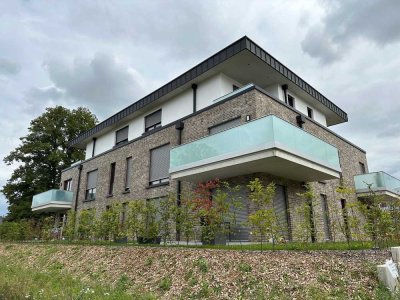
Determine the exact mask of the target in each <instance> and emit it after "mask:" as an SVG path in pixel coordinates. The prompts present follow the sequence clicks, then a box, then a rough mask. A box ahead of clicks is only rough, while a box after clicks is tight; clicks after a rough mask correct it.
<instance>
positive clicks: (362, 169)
mask: <svg viewBox="0 0 400 300" xmlns="http://www.w3.org/2000/svg"><path fill="white" fill-rule="evenodd" d="M359 164H360V172H361V174H365V173H366V170H365V165H364V164H363V163H362V162H360V163H359Z"/></svg>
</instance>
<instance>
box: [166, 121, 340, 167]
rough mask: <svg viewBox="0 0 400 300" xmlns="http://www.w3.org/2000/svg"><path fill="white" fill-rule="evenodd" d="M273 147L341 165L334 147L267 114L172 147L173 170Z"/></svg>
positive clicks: (331, 165) (317, 160) (329, 164)
mask: <svg viewBox="0 0 400 300" xmlns="http://www.w3.org/2000/svg"><path fill="white" fill-rule="evenodd" d="M274 147H276V148H279V149H282V150H285V151H288V152H290V153H293V154H296V155H298V156H301V157H304V158H307V159H309V160H312V161H315V162H317V163H319V164H322V165H324V166H327V167H331V168H333V169H336V170H339V169H340V165H339V156H338V151H337V149H336V148H335V147H333V146H332V145H330V144H328V143H326V142H324V141H322V140H320V139H319V138H317V137H315V136H313V135H311V134H309V133H307V132H305V131H304V130H302V129H300V128H298V127H296V126H294V125H292V124H290V123H288V122H286V121H284V120H282V119H280V118H278V117H276V116H267V117H264V118H260V119H257V120H254V121H252V122H248V123H245V124H242V125H239V126H236V127H234V128H230V129H227V130H225V131H222V132H220V133H217V134H214V135H211V136H207V137H204V138H201V139H199V140H196V141H193V142H191V143H187V144H184V145H181V146H178V147H176V148H174V149H172V150H171V160H170V172H173V171H174V170H176V169H183V168H185V167H190V166H193V165H201V164H202V163H208V162H210V161H218V160H219V159H220V160H223V159H224V158H228V157H229V158H230V157H235V156H239V155H243V154H248V153H252V152H256V151H260V150H266V149H270V148H274Z"/></svg>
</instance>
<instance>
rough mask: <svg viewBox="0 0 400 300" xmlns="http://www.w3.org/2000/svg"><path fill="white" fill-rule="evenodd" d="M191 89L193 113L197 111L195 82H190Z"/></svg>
mask: <svg viewBox="0 0 400 300" xmlns="http://www.w3.org/2000/svg"><path fill="white" fill-rule="evenodd" d="M192 90H193V113H195V112H196V111H197V84H195V83H193V84H192Z"/></svg>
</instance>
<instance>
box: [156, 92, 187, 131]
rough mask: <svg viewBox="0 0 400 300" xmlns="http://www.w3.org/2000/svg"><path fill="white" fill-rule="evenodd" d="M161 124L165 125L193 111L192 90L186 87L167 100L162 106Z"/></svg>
mask: <svg viewBox="0 0 400 300" xmlns="http://www.w3.org/2000/svg"><path fill="white" fill-rule="evenodd" d="M161 108H162V115H161V125H162V126H164V125H167V124H169V123H171V122H174V121H176V120H179V119H181V118H183V117H185V116H187V115H190V114H191V113H192V112H193V91H192V88H189V89H187V90H186V91H184V92H182V93H181V94H179V95H177V96H176V97H175V98H173V99H170V100H168V101H167V102H165V103H164V104H163V105H162V106H161Z"/></svg>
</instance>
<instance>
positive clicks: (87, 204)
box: [62, 89, 367, 241]
mask: <svg viewBox="0 0 400 300" xmlns="http://www.w3.org/2000/svg"><path fill="white" fill-rule="evenodd" d="M271 114H273V115H276V116H278V117H280V118H282V119H284V120H286V121H288V122H290V123H292V124H293V125H295V126H297V123H296V116H298V115H299V112H297V111H295V110H294V109H292V108H291V107H289V106H287V105H286V104H284V103H283V102H281V101H279V100H277V99H274V98H272V97H271V96H269V95H267V94H266V93H264V92H263V91H260V90H258V89H253V90H251V91H248V92H246V93H244V94H242V95H240V96H237V97H236V98H233V99H230V100H227V101H225V102H221V103H218V104H216V105H214V106H212V107H210V108H207V109H205V110H203V111H200V112H198V113H196V114H194V115H192V116H189V117H187V118H186V119H184V120H183V122H184V125H185V127H184V129H183V131H182V143H187V142H191V141H193V140H196V139H199V138H201V137H204V136H207V135H208V128H209V127H211V126H213V125H216V124H219V123H221V122H224V121H227V120H230V119H233V118H235V117H238V116H240V117H241V120H242V122H243V123H244V122H245V118H246V116H250V117H251V119H255V118H260V117H263V116H266V115H271ZM303 128H304V130H305V131H307V132H309V133H311V134H313V135H314V136H316V137H318V138H320V139H322V140H324V141H326V142H328V143H330V144H332V145H333V146H335V147H336V148H337V149H339V156H340V163H341V168H342V177H343V182H344V183H345V184H346V185H348V186H351V187H354V180H353V176H354V175H356V174H360V173H361V172H360V169H359V162H362V163H364V165H365V166H366V167H367V160H366V155H365V152H363V151H362V150H360V149H359V148H357V147H355V146H353V145H352V144H350V143H349V142H347V141H345V140H343V139H342V138H340V137H338V136H336V135H335V134H333V133H332V132H331V131H330V130H328V129H327V128H325V127H323V126H322V125H319V124H318V123H316V122H315V121H313V120H310V119H307V121H306V123H305V124H304V126H303ZM177 141H178V130H176V129H175V126H174V125H173V124H172V125H169V126H165V127H163V128H161V130H158V131H156V132H154V133H152V134H148V135H146V136H143V137H141V138H139V139H136V140H134V141H130V142H129V143H128V144H126V145H124V146H122V147H117V148H115V149H113V150H111V151H108V152H106V153H103V154H100V155H98V156H95V157H93V158H91V159H88V160H86V161H84V162H83V163H82V176H81V183H80V189H79V195H78V203H77V209H78V210H81V209H89V208H95V209H96V210H97V211H101V210H104V209H105V207H106V205H108V204H109V203H110V202H111V201H121V202H127V201H131V200H135V199H150V198H156V197H162V196H166V195H167V194H168V193H176V188H177V183H176V181H174V180H173V181H171V182H170V183H169V184H168V185H163V186H158V187H149V186H148V183H149V164H150V150H151V149H152V148H155V147H158V146H161V145H163V144H167V143H169V144H170V145H171V147H174V146H176V145H177ZM130 156H132V158H133V176H132V179H131V182H132V186H131V188H130V192H129V193H125V192H124V185H125V168H126V158H127V157H130ZM114 162H115V163H116V173H115V183H114V192H113V196H111V197H109V196H107V194H108V188H109V177H110V164H111V163H114ZM95 169H97V170H98V178H97V192H96V199H95V200H94V201H85V189H86V181H87V172H90V171H92V170H95ZM78 173H79V170H78V167H77V166H75V167H71V168H69V169H66V170H65V171H64V172H63V173H62V182H63V181H64V180H67V179H69V178H72V180H73V187H72V189H73V192H74V194H75V195H76V192H77V182H78ZM255 177H260V178H261V179H262V180H263V181H264V182H265V183H268V182H270V181H271V180H273V181H274V182H275V183H277V184H281V185H284V186H286V189H287V201H288V210H289V214H290V223H291V227H292V228H291V232H292V234H293V239H294V240H296V239H298V236H296V229H297V228H298V224H299V223H300V222H301V220H302V216H301V215H299V213H298V207H299V206H301V205H302V204H304V200H303V199H302V198H300V197H299V196H298V195H297V193H300V192H303V191H304V188H303V183H301V182H296V181H292V180H287V179H284V178H277V177H273V176H270V175H268V174H250V175H247V176H241V177H238V178H230V179H229V181H231V182H236V183H238V182H239V183H241V184H247V182H248V181H249V180H251V179H253V178H255ZM338 185H339V180H329V181H326V182H324V183H320V182H314V183H312V187H313V189H314V191H315V193H316V194H317V195H318V197H317V198H316V199H315V201H314V202H315V203H313V206H314V217H315V224H316V235H317V240H318V241H323V240H324V239H325V237H324V231H323V219H322V213H321V212H322V208H321V205H320V197H319V195H320V194H325V195H326V197H327V201H328V205H329V210H332V211H333V210H334V209H335V208H340V195H338V194H337V193H336V191H335V190H336V187H337V186H338ZM193 187H194V184H193V183H188V182H182V191H183V192H185V191H190V190H192V189H193ZM346 200H347V201H348V202H351V201H355V200H356V198H355V196H354V195H353V196H351V197H349V198H348V199H346ZM73 207H74V206H73ZM335 236H336V237H337V238H341V239H343V238H344V237H343V235H341V234H340V233H339V232H338V233H336V232H335Z"/></svg>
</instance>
